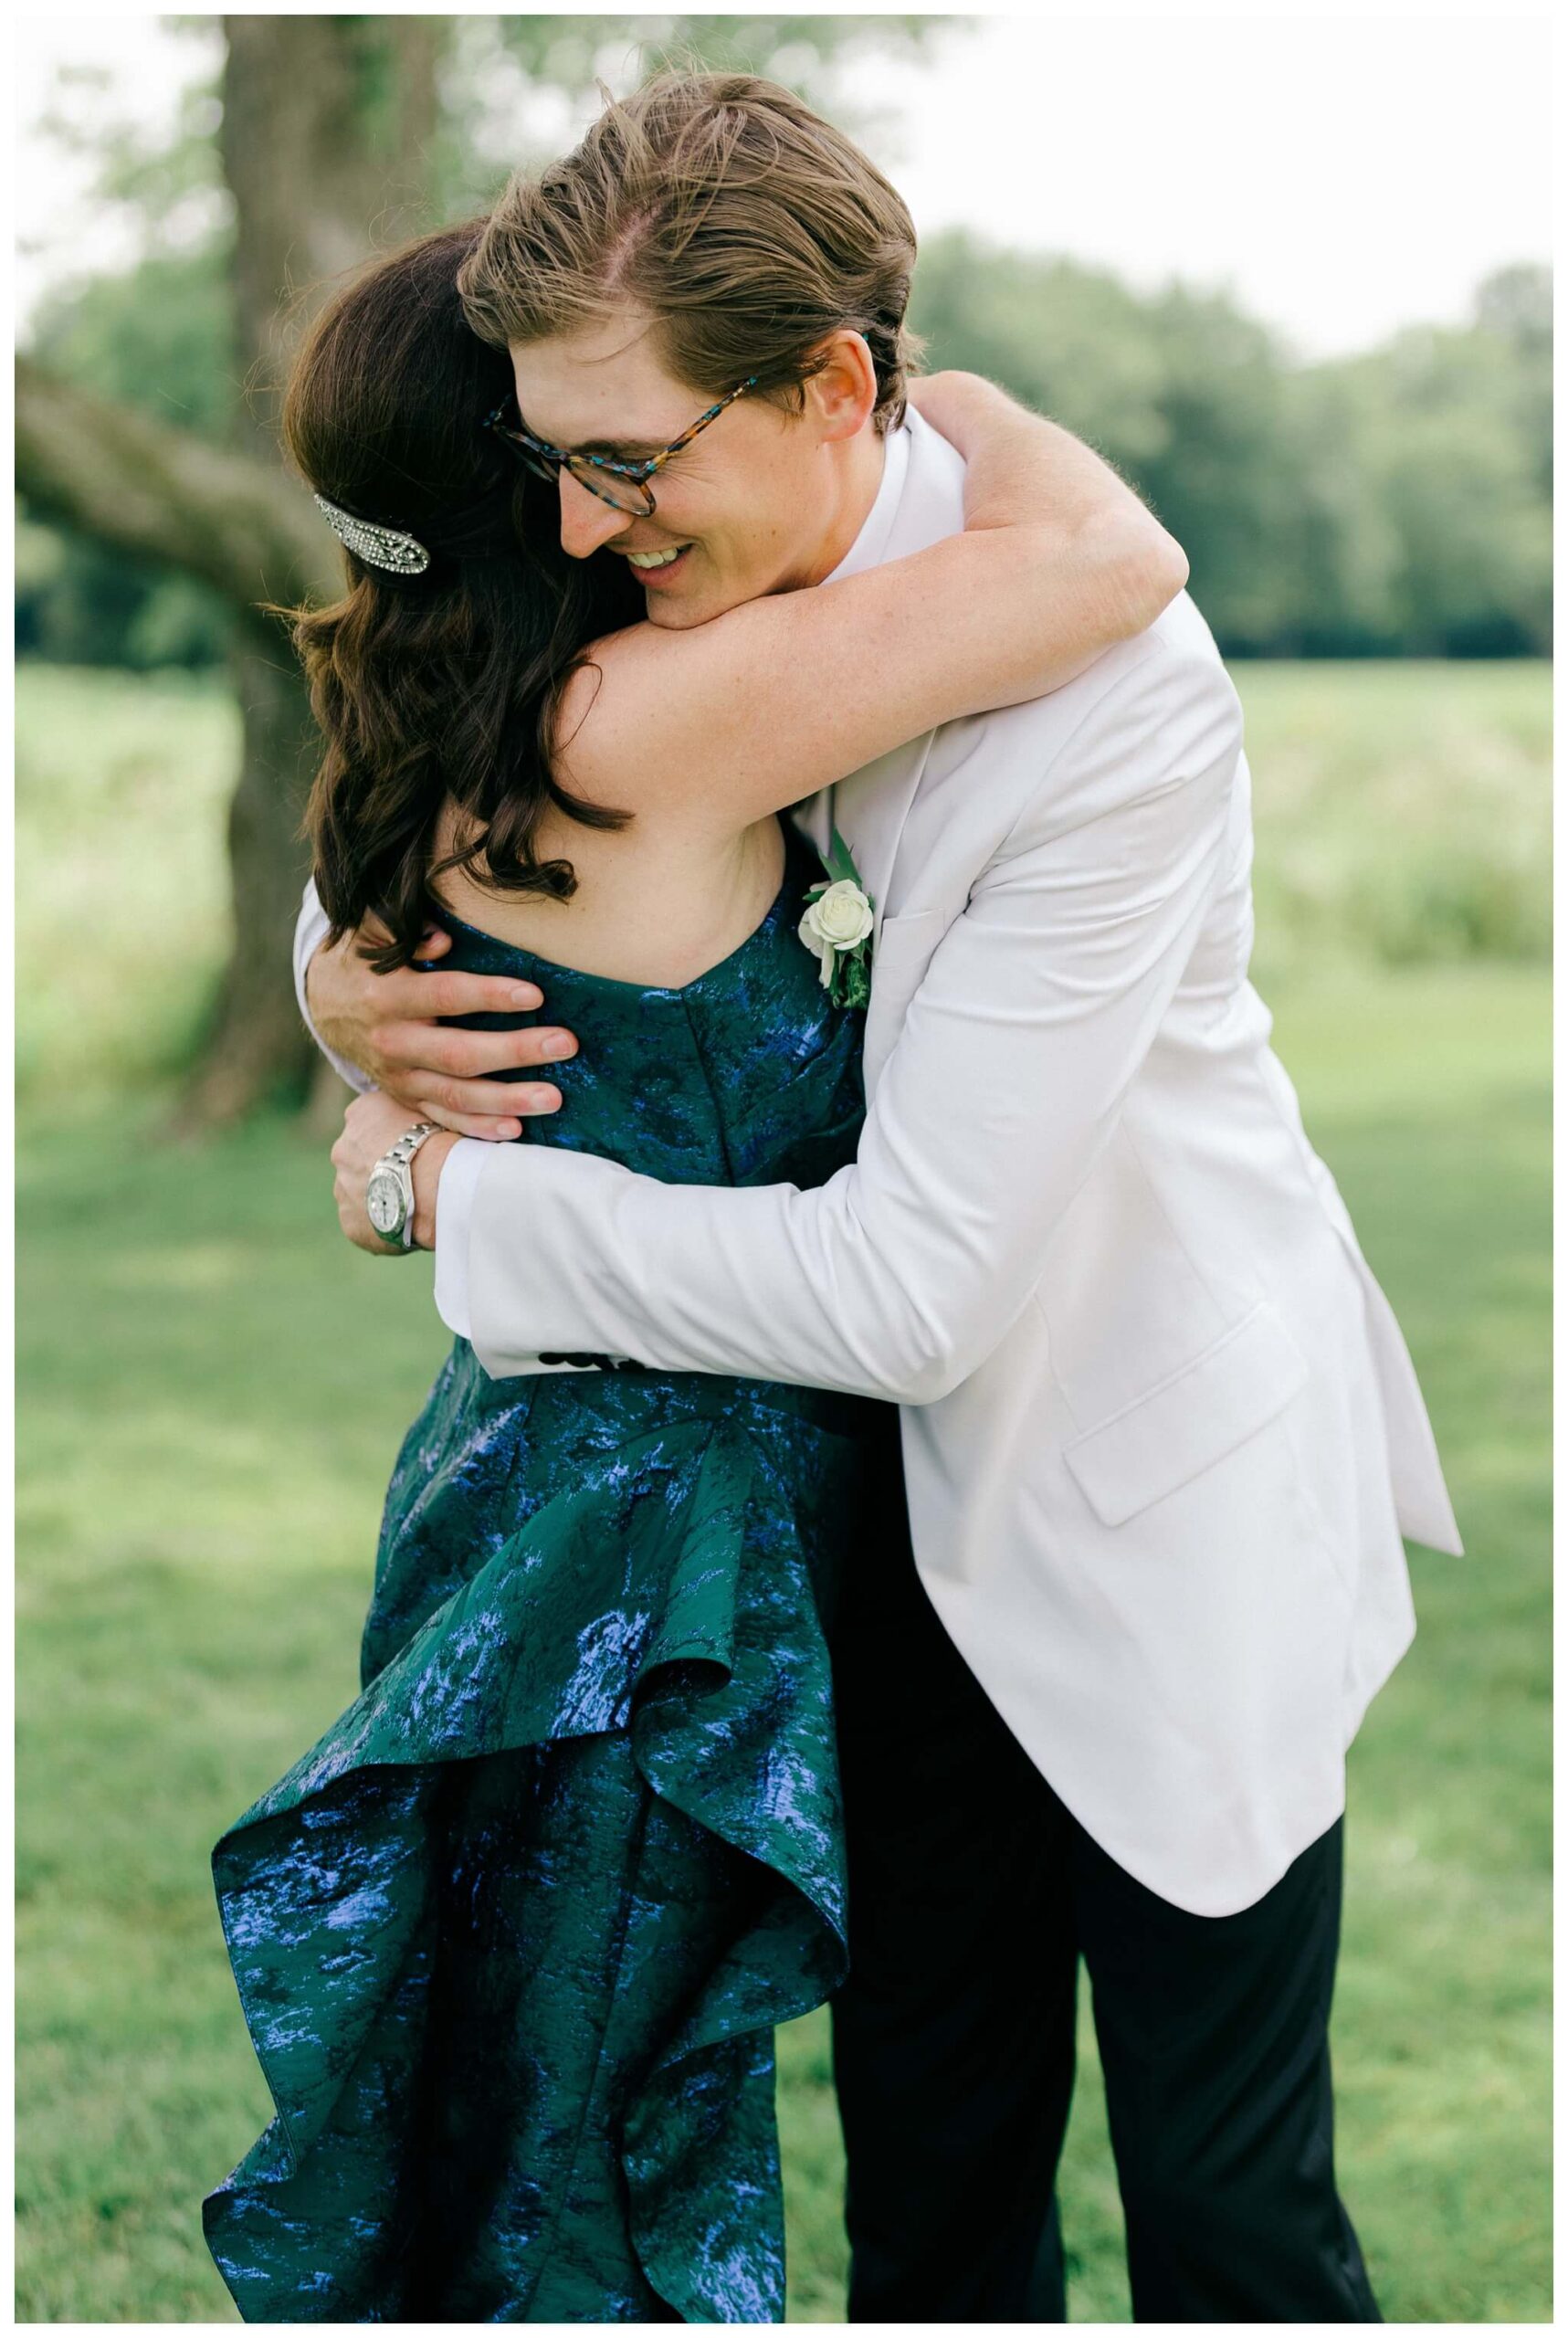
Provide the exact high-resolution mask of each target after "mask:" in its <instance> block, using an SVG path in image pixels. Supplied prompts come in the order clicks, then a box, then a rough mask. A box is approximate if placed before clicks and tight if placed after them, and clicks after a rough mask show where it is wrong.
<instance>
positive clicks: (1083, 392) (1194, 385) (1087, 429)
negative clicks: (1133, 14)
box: [912, 230, 1552, 657]
mask: <svg viewBox="0 0 1568 2338" xmlns="http://www.w3.org/2000/svg"><path fill="white" fill-rule="evenodd" d="M912 313H913V321H914V322H915V324H916V325H917V327H918V328H919V330H920V331H921V332H923V333H924V334H925V336H926V339H927V362H928V363H930V364H931V365H932V366H941V365H966V366H972V367H973V368H974V369H975V370H976V371H977V372H980V373H984V374H992V375H993V376H994V378H995V379H996V380H998V381H1000V382H1003V383H1005V384H1006V385H1007V386H1008V387H1009V388H1010V389H1012V390H1014V391H1015V392H1016V394H1017V395H1019V396H1020V397H1023V398H1025V399H1026V400H1027V401H1028V403H1029V404H1030V405H1035V406H1037V407H1038V408H1039V409H1040V410H1041V411H1042V412H1044V413H1047V414H1050V415H1052V416H1055V418H1056V419H1057V420H1058V421H1059V422H1062V423H1065V424H1066V425H1067V426H1068V427H1069V428H1070V429H1073V430H1077V431H1079V433H1080V434H1081V435H1082V436H1083V437H1086V438H1088V439H1089V441H1090V442H1091V443H1092V444H1093V445H1094V446H1096V447H1098V448H1100V450H1101V452H1102V453H1104V454H1105V455H1106V456H1107V457H1108V458H1110V460H1111V461H1112V462H1114V463H1115V464H1116V465H1117V467H1118V468H1119V469H1121V471H1122V472H1124V474H1125V475H1126V476H1127V477H1128V478H1129V479H1132V480H1133V481H1134V482H1135V483H1136V484H1137V485H1138V487H1139V488H1140V489H1141V490H1142V492H1143V493H1144V494H1145V495H1147V496H1148V498H1149V500H1151V502H1152V504H1153V506H1154V508H1155V509H1156V511H1158V512H1159V513H1160V515H1161V517H1162V518H1163V520H1164V521H1165V522H1166V524H1167V525H1168V526H1169V527H1170V528H1171V529H1172V530H1173V532H1174V533H1175V534H1176V535H1177V536H1178V537H1179V538H1180V540H1181V542H1183V544H1184V546H1185V548H1186V551H1187V555H1188V558H1189V559H1190V561H1191V563H1192V571H1193V591H1194V595H1195V596H1196V597H1197V599H1198V601H1199V603H1200V604H1201V606H1202V607H1203V608H1204V610H1205V614H1206V616H1208V618H1209V621H1210V623H1211V624H1212V625H1213V627H1214V628H1215V633H1216V634H1217V635H1218V637H1219V639H1220V642H1221V646H1222V647H1223V648H1225V649H1226V650H1227V651H1228V652H1231V653H1233V654H1234V653H1237V652H1239V653H1243V654H1245V653H1248V652H1251V653H1260V652H1267V653H1269V654H1272V655H1275V656H1300V655H1314V654H1326V655H1333V656H1345V655H1347V654H1348V655H1374V654H1375V655H1383V656H1397V655H1409V656H1421V657H1430V656H1434V655H1436V656H1447V657H1456V656H1457V657H1465V656H1486V657H1499V656H1510V655H1514V654H1517V653H1520V652H1543V651H1545V650H1546V649H1547V648H1549V647H1550V643H1551V627H1552V619H1551V571H1550V559H1551V506H1550V495H1551V459H1552V458H1551V446H1552V440H1551V370H1552V308H1551V282H1550V278H1549V276H1548V273H1547V271H1546V270H1545V269H1541V268H1531V267H1517V268H1510V269H1504V270H1502V271H1500V273H1499V274H1498V275H1496V276H1494V277H1491V278H1489V279H1488V280H1487V282H1486V283H1484V284H1483V285H1482V286H1481V287H1480V289H1479V292H1478V294H1477V297H1476V302H1475V312H1474V318H1473V321H1472V322H1470V323H1469V324H1468V325H1465V326H1462V327H1458V328H1452V329H1447V330H1438V329H1436V328H1426V327H1422V328H1417V329H1412V330H1410V331H1407V332H1402V333H1400V334H1399V335H1397V336H1396V337H1395V339H1394V341H1392V342H1389V343H1388V344H1387V346H1386V347H1384V348H1382V349H1379V350H1375V351H1373V352H1371V353H1368V354H1366V355H1364V356H1360V357H1354V358H1350V359H1342V360H1338V361H1335V362H1333V363H1321V364H1316V365H1310V366H1299V365H1294V364H1292V363H1291V362H1290V360H1289V356H1288V355H1287V353H1286V352H1285V351H1284V350H1283V348H1282V347H1281V345H1280V343H1279V342H1278V340H1277V339H1276V337H1275V336H1274V335H1273V334H1271V333H1270V332H1268V329H1267V328H1266V327H1264V326H1262V325H1260V324H1259V323H1258V322H1257V321H1255V320H1253V319H1252V318H1249V317H1248V316H1247V315H1246V314H1245V313H1244V312H1243V311H1240V310H1239V309H1238V308H1237V306H1236V304H1235V302H1234V301H1232V300H1229V299H1228V298H1227V297H1226V296H1225V295H1223V294H1217V293H1199V292H1194V291H1192V290H1188V289H1186V288H1184V287H1182V286H1179V285H1177V286H1173V287H1171V288H1170V289H1168V290H1165V291H1163V292H1161V293H1158V294H1154V295H1140V294H1138V293H1136V292H1134V291H1133V290H1131V289H1130V288H1129V287H1128V286H1126V285H1124V284H1122V283H1121V282H1119V281H1118V279H1116V278H1114V277H1113V276H1110V275H1108V274H1106V273H1105V272H1103V271H1102V270H1099V269H1089V268H1083V267H1080V266H1079V265H1077V264H1076V263H1074V262H1072V261H1070V260H1065V259H1058V258H1036V257H1031V256H1028V255H1025V254H1021V253H1016V252H1007V251H999V250H997V249H995V248H994V247H991V246H989V245H986V244H985V243H984V242H982V241H981V240H980V239H978V238H976V237H973V236H971V235H969V234H967V233H965V232H963V231H962V230H960V231H954V232H951V233H949V234H947V235H944V236H942V237H936V238H934V239H933V240H932V241H931V243H930V244H928V245H927V246H926V247H925V248H924V249H923V251H922V253H921V262H920V269H919V273H918V277H917V281H916V292H915V300H914V306H913V312H912Z"/></svg>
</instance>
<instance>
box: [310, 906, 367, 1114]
mask: <svg viewBox="0 0 1568 2338" xmlns="http://www.w3.org/2000/svg"><path fill="white" fill-rule="evenodd" d="M330 924H331V921H330V920H329V918H328V916H327V912H326V911H325V910H324V909H323V908H322V907H321V902H320V900H318V899H317V896H316V887H315V880H314V879H310V878H307V879H306V882H305V897H304V900H302V901H301V903H300V915H299V919H298V922H296V924H295V927H294V995H295V997H296V998H297V999H298V1000H299V1002H300V1016H301V1018H302V1019H303V1022H304V1025H305V1028H306V1030H307V1031H309V1033H310V1037H311V1038H312V1039H314V1041H315V1042H316V1045H317V1046H318V1047H319V1048H321V1053H322V1054H323V1055H324V1056H325V1057H326V1058H327V1061H328V1062H329V1063H330V1064H331V1067H332V1069H333V1070H334V1071H335V1072H336V1073H337V1075H338V1078H339V1079H344V1080H346V1081H347V1082H348V1084H349V1086H350V1087H351V1088H356V1089H357V1090H359V1092H360V1094H361V1095H362V1096H363V1094H364V1092H365V1090H366V1089H367V1088H368V1087H369V1086H370V1084H371V1083H370V1081H369V1080H368V1079H366V1077H365V1075H364V1073H363V1071H362V1070H361V1069H360V1068H359V1066H358V1064H357V1063H350V1061H349V1059H348V1058H347V1057H346V1056H340V1055H337V1054H335V1053H334V1052H333V1050H332V1049H331V1048H329V1047H328V1045H327V1043H326V1041H325V1040H324V1039H323V1038H322V1037H321V1033H320V1032H319V1031H318V1030H317V1028H316V1027H315V1025H314V1024H313V1023H312V1022H311V1020H310V1008H309V1006H307V1005H306V1003H305V970H306V968H307V967H308V966H309V965H310V961H311V959H312V958H313V957H314V956H315V954H316V953H317V951H318V950H319V949H320V948H321V944H322V943H323V942H324V941H325V940H326V938H327V934H328V932H329V930H330Z"/></svg>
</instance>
